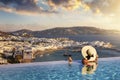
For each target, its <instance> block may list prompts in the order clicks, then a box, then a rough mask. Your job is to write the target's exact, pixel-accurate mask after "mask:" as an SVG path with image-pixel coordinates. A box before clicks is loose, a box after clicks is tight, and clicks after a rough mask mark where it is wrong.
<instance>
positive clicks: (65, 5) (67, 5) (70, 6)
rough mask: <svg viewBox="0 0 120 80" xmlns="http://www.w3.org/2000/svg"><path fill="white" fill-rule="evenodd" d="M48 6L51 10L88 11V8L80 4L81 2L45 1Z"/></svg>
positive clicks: (72, 0)
mask: <svg viewBox="0 0 120 80" xmlns="http://www.w3.org/2000/svg"><path fill="white" fill-rule="evenodd" d="M47 1H48V5H49V6H50V7H51V8H53V9H58V8H62V9H64V10H76V9H78V8H80V7H82V8H84V9H86V10H88V9H89V7H88V6H87V5H86V4H84V3H82V0H47Z"/></svg>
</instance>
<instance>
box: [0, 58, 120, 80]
mask: <svg viewBox="0 0 120 80" xmlns="http://www.w3.org/2000/svg"><path fill="white" fill-rule="evenodd" d="M119 60H120V58H119V57H117V58H106V59H99V62H98V64H96V63H91V64H89V65H82V63H81V61H74V62H73V63H72V64H71V65H68V62H67V61H52V62H36V63H29V64H12V65H1V66H0V80H120V61H119Z"/></svg>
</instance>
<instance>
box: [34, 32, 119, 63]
mask: <svg viewBox="0 0 120 80" xmlns="http://www.w3.org/2000/svg"><path fill="white" fill-rule="evenodd" d="M60 37H64V38H69V39H71V40H74V41H79V42H87V41H88V42H92V41H104V42H110V43H111V44H112V45H113V46H114V48H115V49H99V48H98V49H96V50H97V53H98V55H99V58H106V57H120V35H112V34H109V35H98V34H96V35H75V36H47V37H45V38H60ZM64 53H68V54H71V55H72V58H73V60H81V59H82V58H83V57H82V55H81V52H80V51H78V52H73V51H71V50H67V49H62V50H57V51H53V52H47V53H45V54H44V55H43V56H41V55H37V56H36V58H35V59H34V60H33V62H43V61H59V60H67V58H68V57H67V56H63V55H64Z"/></svg>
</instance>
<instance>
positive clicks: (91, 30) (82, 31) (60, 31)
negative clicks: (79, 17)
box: [8, 26, 120, 37]
mask: <svg viewBox="0 0 120 80" xmlns="http://www.w3.org/2000/svg"><path fill="white" fill-rule="evenodd" d="M8 33H9V34H11V35H15V36H33V37H48V36H53V37H54V36H60V37H64V36H74V35H87V34H89V35H92V34H93V35H98V34H120V31H117V30H105V29H99V28H95V27H84V26H83V27H81V26H80V27H79V26H77V27H67V28H65V27H57V28H52V29H47V30H42V31H32V30H27V29H22V30H18V31H14V32H8Z"/></svg>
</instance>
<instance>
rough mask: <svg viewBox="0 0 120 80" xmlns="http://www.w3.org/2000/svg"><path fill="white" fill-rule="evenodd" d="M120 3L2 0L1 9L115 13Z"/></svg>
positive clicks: (112, 0)
mask: <svg viewBox="0 0 120 80" xmlns="http://www.w3.org/2000/svg"><path fill="white" fill-rule="evenodd" d="M119 3H120V0H0V10H2V11H5V12H10V13H16V14H22V15H38V14H51V13H59V12H60V11H62V12H64V11H65V10H66V11H73V10H77V11H82V10H84V11H92V12H93V13H97V14H99V13H102V14H115V13H120V5H119ZM81 9H82V10H81Z"/></svg>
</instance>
